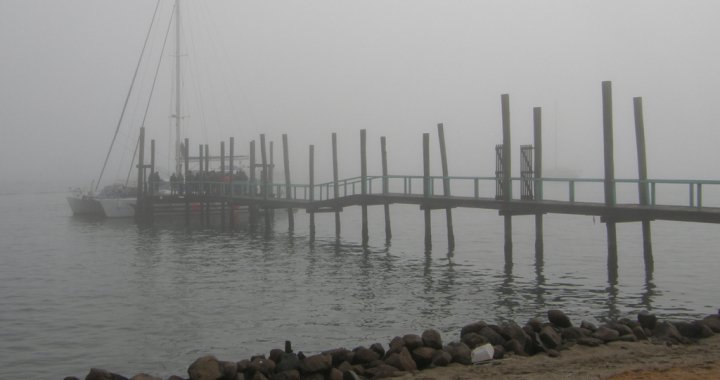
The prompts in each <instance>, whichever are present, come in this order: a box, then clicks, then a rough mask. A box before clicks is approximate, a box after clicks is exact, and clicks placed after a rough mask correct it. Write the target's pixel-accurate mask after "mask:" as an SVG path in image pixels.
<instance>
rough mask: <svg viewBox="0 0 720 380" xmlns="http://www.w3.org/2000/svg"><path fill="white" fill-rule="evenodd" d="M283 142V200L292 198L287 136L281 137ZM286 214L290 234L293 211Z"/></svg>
mask: <svg viewBox="0 0 720 380" xmlns="http://www.w3.org/2000/svg"><path fill="white" fill-rule="evenodd" d="M282 141H283V166H284V167H285V199H291V198H292V193H291V192H292V188H291V186H290V156H289V154H288V138H287V134H283V135H282ZM287 214H288V230H289V231H290V232H292V231H293V230H295V216H294V215H293V209H291V208H289V209H287Z"/></svg>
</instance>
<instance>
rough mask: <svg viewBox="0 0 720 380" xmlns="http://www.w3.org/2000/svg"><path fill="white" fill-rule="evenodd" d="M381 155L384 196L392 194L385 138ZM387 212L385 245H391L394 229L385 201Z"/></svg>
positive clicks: (381, 138)
mask: <svg viewBox="0 0 720 380" xmlns="http://www.w3.org/2000/svg"><path fill="white" fill-rule="evenodd" d="M380 155H381V160H382V175H383V194H387V193H388V192H390V186H389V183H388V166H387V145H386V141H385V136H382V137H380ZM383 208H384V210H385V244H390V240H392V229H391V227H390V204H389V203H388V202H387V200H386V201H385V204H383Z"/></svg>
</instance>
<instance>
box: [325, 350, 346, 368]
mask: <svg viewBox="0 0 720 380" xmlns="http://www.w3.org/2000/svg"><path fill="white" fill-rule="evenodd" d="M323 354H326V355H330V356H332V363H333V367H337V366H338V365H340V363H343V362H350V361H352V358H353V352H352V351H350V350H348V349H347V348H336V349H333V350H329V351H324V352H323Z"/></svg>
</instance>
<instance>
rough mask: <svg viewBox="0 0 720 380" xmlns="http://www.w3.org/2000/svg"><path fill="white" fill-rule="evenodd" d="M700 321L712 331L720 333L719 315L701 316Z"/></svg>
mask: <svg viewBox="0 0 720 380" xmlns="http://www.w3.org/2000/svg"><path fill="white" fill-rule="evenodd" d="M702 321H703V323H704V324H705V325H706V326H707V327H709V328H710V329H711V330H712V331H713V332H714V333H720V316H718V315H708V316H707V317H705V318H703V320H702Z"/></svg>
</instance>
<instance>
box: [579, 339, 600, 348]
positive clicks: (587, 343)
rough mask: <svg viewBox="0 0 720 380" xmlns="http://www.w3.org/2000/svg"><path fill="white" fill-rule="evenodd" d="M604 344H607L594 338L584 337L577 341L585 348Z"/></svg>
mask: <svg viewBox="0 0 720 380" xmlns="http://www.w3.org/2000/svg"><path fill="white" fill-rule="evenodd" d="M604 343H605V342H603V341H602V340H600V339H597V338H593V337H583V338H580V339H578V341H577V344H580V345H583V346H588V347H597V346H599V345H601V344H604Z"/></svg>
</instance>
